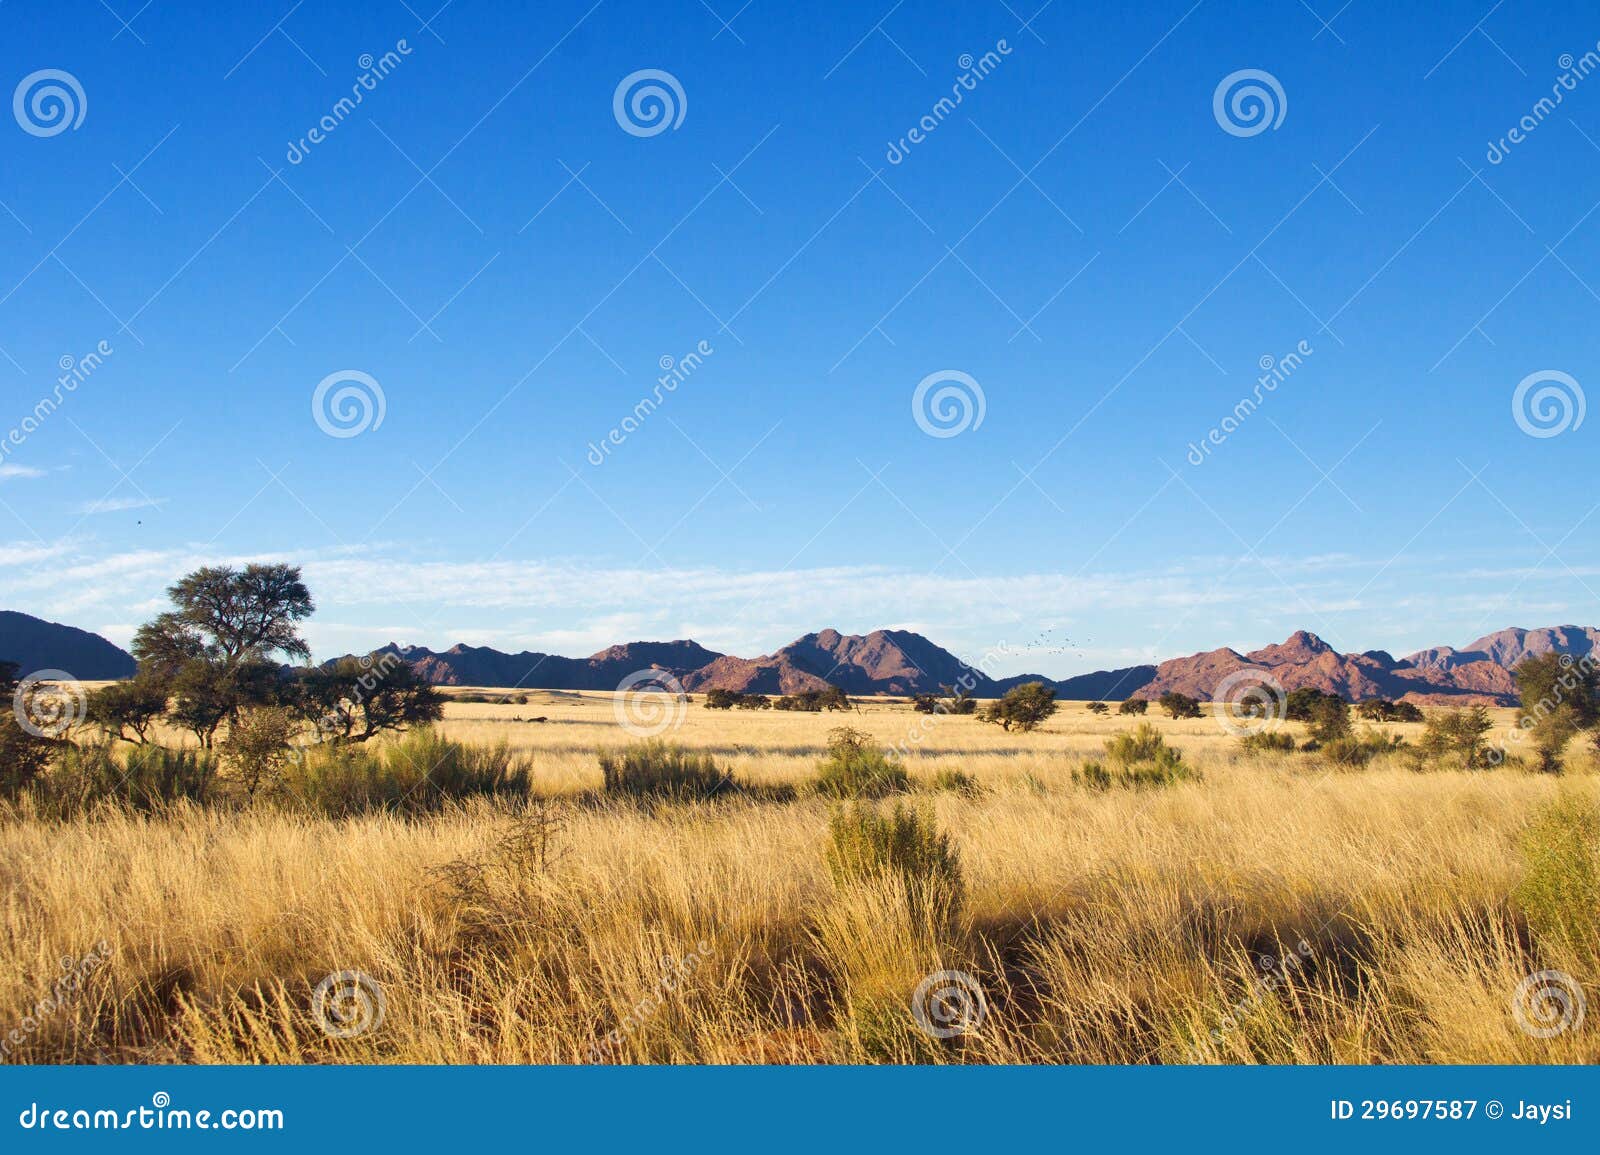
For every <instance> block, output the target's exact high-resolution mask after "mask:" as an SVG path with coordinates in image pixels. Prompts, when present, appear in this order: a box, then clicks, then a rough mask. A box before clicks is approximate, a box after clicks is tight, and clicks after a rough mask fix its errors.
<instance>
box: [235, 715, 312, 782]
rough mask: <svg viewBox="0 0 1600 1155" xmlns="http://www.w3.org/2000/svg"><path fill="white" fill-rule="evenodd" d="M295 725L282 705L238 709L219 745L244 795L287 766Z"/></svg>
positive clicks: (269, 779) (271, 778) (272, 780)
mask: <svg viewBox="0 0 1600 1155" xmlns="http://www.w3.org/2000/svg"><path fill="white" fill-rule="evenodd" d="M294 733H295V724H294V719H293V718H292V717H291V716H290V714H289V711H288V710H287V709H285V708H284V707H282V706H250V707H247V708H246V709H244V710H242V711H240V713H239V717H238V718H236V719H235V720H234V722H233V724H232V725H231V726H229V727H228V737H227V740H226V741H225V742H223V744H222V756H223V758H224V760H225V761H226V762H227V763H228V765H230V766H231V767H232V768H233V770H234V772H235V773H236V774H238V776H239V782H240V784H241V785H242V786H243V787H244V792H245V796H246V797H249V798H254V797H255V795H256V791H257V790H259V789H260V788H261V787H262V786H267V785H271V784H272V783H273V782H275V781H276V780H277V778H278V776H279V774H280V773H281V772H282V771H283V768H284V767H285V766H286V765H288V763H289V758H290V755H291V751H290V749H289V742H290V740H291V739H292V738H293V737H294Z"/></svg>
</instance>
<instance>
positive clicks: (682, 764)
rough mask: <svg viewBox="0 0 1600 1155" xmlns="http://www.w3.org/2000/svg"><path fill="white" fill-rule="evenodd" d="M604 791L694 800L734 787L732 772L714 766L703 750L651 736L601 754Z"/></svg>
mask: <svg viewBox="0 0 1600 1155" xmlns="http://www.w3.org/2000/svg"><path fill="white" fill-rule="evenodd" d="M600 772H601V774H602V775H603V776H604V778H605V790H606V793H607V794H617V795H623V796H627V797H633V798H672V799H677V800H679V801H685V802H693V801H698V800H700V799H703V798H710V797H711V796H713V795H715V794H720V793H721V792H722V791H724V790H727V789H731V788H732V787H733V784H734V783H733V775H732V774H728V773H724V772H723V771H721V770H719V769H717V764H716V761H715V760H714V759H713V758H712V757H711V755H710V754H707V753H704V752H703V751H698V750H690V749H687V748H685V747H683V746H679V745H676V744H672V743H667V742H663V741H661V740H660V739H652V740H651V741H648V742H635V743H634V744H633V745H631V746H627V747H624V748H623V749H622V750H619V751H618V750H606V751H601V754H600Z"/></svg>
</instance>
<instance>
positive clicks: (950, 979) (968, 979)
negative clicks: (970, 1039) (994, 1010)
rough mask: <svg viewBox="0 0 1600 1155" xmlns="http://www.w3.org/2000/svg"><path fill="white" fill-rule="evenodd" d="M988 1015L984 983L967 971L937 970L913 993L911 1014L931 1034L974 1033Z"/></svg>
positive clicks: (952, 1036) (918, 1024) (941, 1035)
mask: <svg viewBox="0 0 1600 1155" xmlns="http://www.w3.org/2000/svg"><path fill="white" fill-rule="evenodd" d="M988 1015H989V1001H988V1000H987V999H985V998H984V997H983V986H982V985H981V984H980V983H979V982H978V980H977V979H975V978H973V977H972V976H971V975H970V974H968V973H967V972H966V971H934V972H933V973H932V974H931V975H928V976H927V977H926V978H924V979H923V980H922V981H921V982H920V983H918V984H917V989H916V990H915V991H913V992H912V994H911V1017H912V1018H914V1019H916V1020H917V1026H918V1027H920V1028H921V1029H922V1033H923V1034H925V1035H928V1036H929V1037H931V1038H935V1039H953V1038H955V1037H956V1036H957V1035H970V1034H972V1033H973V1032H974V1031H976V1030H977V1029H978V1028H979V1027H981V1026H982V1025H983V1020H984V1019H985V1018H987V1017H988Z"/></svg>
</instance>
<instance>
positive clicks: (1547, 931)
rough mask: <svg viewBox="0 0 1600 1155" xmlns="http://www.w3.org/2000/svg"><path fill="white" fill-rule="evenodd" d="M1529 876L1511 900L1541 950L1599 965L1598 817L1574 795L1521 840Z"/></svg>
mask: <svg viewBox="0 0 1600 1155" xmlns="http://www.w3.org/2000/svg"><path fill="white" fill-rule="evenodd" d="M1522 853H1523V857H1524V859H1526V861H1527V864H1528V866H1527V873H1526V874H1525V875H1524V876H1523V879H1522V882H1521V884H1520V885H1519V886H1518V887H1517V889H1516V892H1515V895H1514V899H1515V901H1516V903H1517V906H1518V907H1519V908H1520V909H1521V910H1522V911H1523V913H1524V914H1525V916H1526V917H1527V920H1528V926H1529V927H1530V928H1531V929H1532V930H1533V933H1534V936H1535V938H1537V939H1538V941H1539V944H1540V946H1542V947H1544V948H1545V949H1546V950H1549V951H1552V952H1558V953H1563V954H1569V955H1574V956H1576V959H1577V961H1579V962H1581V963H1583V964H1584V965H1586V966H1589V967H1593V966H1594V965H1595V963H1596V962H1597V961H1600V815H1597V814H1596V812H1595V809H1594V807H1593V805H1592V804H1586V803H1585V802H1584V801H1583V800H1582V799H1580V798H1578V797H1577V796H1575V795H1568V796H1565V797H1562V798H1559V799H1557V800H1556V801H1555V802H1554V803H1552V804H1551V805H1549V806H1548V807H1546V808H1545V809H1544V810H1543V811H1542V812H1540V813H1539V814H1538V816H1536V817H1535V819H1534V821H1533V823H1532V824H1531V825H1530V826H1529V827H1528V829H1527V831H1526V832H1525V833H1524V835H1523V838H1522Z"/></svg>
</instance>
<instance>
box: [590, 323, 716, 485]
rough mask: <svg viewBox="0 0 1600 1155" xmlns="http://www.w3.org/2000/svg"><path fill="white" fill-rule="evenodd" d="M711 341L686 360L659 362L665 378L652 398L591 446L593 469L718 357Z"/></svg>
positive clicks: (640, 402) (660, 379) (666, 358)
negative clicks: (713, 357) (682, 386)
mask: <svg viewBox="0 0 1600 1155" xmlns="http://www.w3.org/2000/svg"><path fill="white" fill-rule="evenodd" d="M715 352H716V350H715V349H713V348H712V347H711V342H710V341H701V342H700V343H699V344H698V345H696V346H695V347H694V348H693V349H691V350H690V351H689V352H687V353H685V354H684V355H683V356H682V357H678V358H676V359H674V358H673V357H671V356H670V355H667V354H663V355H662V357H661V360H660V361H658V362H656V363H657V364H658V365H660V366H661V370H662V373H661V376H659V377H657V378H656V387H655V388H654V389H653V390H651V393H650V395H649V396H648V397H641V398H639V400H638V402H637V403H636V404H635V405H634V407H633V411H632V412H631V413H629V414H628V415H627V416H626V417H624V418H623V419H622V420H621V421H620V422H619V423H618V424H617V425H616V426H615V427H614V428H612V429H610V430H609V431H607V433H606V435H605V436H604V437H602V438H601V439H600V441H599V443H598V444H597V443H595V442H593V441H591V442H589V452H588V453H587V454H585V457H586V458H587V460H588V462H589V464H590V465H593V466H596V467H598V466H601V465H604V464H605V463H606V458H608V457H610V456H611V451H612V449H613V448H617V447H620V446H621V445H622V443H623V442H624V441H626V440H628V436H629V435H630V434H632V433H636V432H638V431H639V429H640V427H641V426H643V425H644V423H645V421H646V420H647V419H648V418H649V416H650V415H651V414H652V413H654V412H655V411H656V410H657V409H659V408H661V406H662V404H663V402H665V401H666V399H667V396H668V394H671V393H676V392H677V391H678V386H679V385H682V384H683V383H684V382H685V381H687V380H688V379H689V378H690V376H691V375H693V373H694V371H695V370H696V369H698V368H700V366H701V365H703V364H705V360H706V358H707V357H709V356H711V354H713V353H715Z"/></svg>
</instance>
